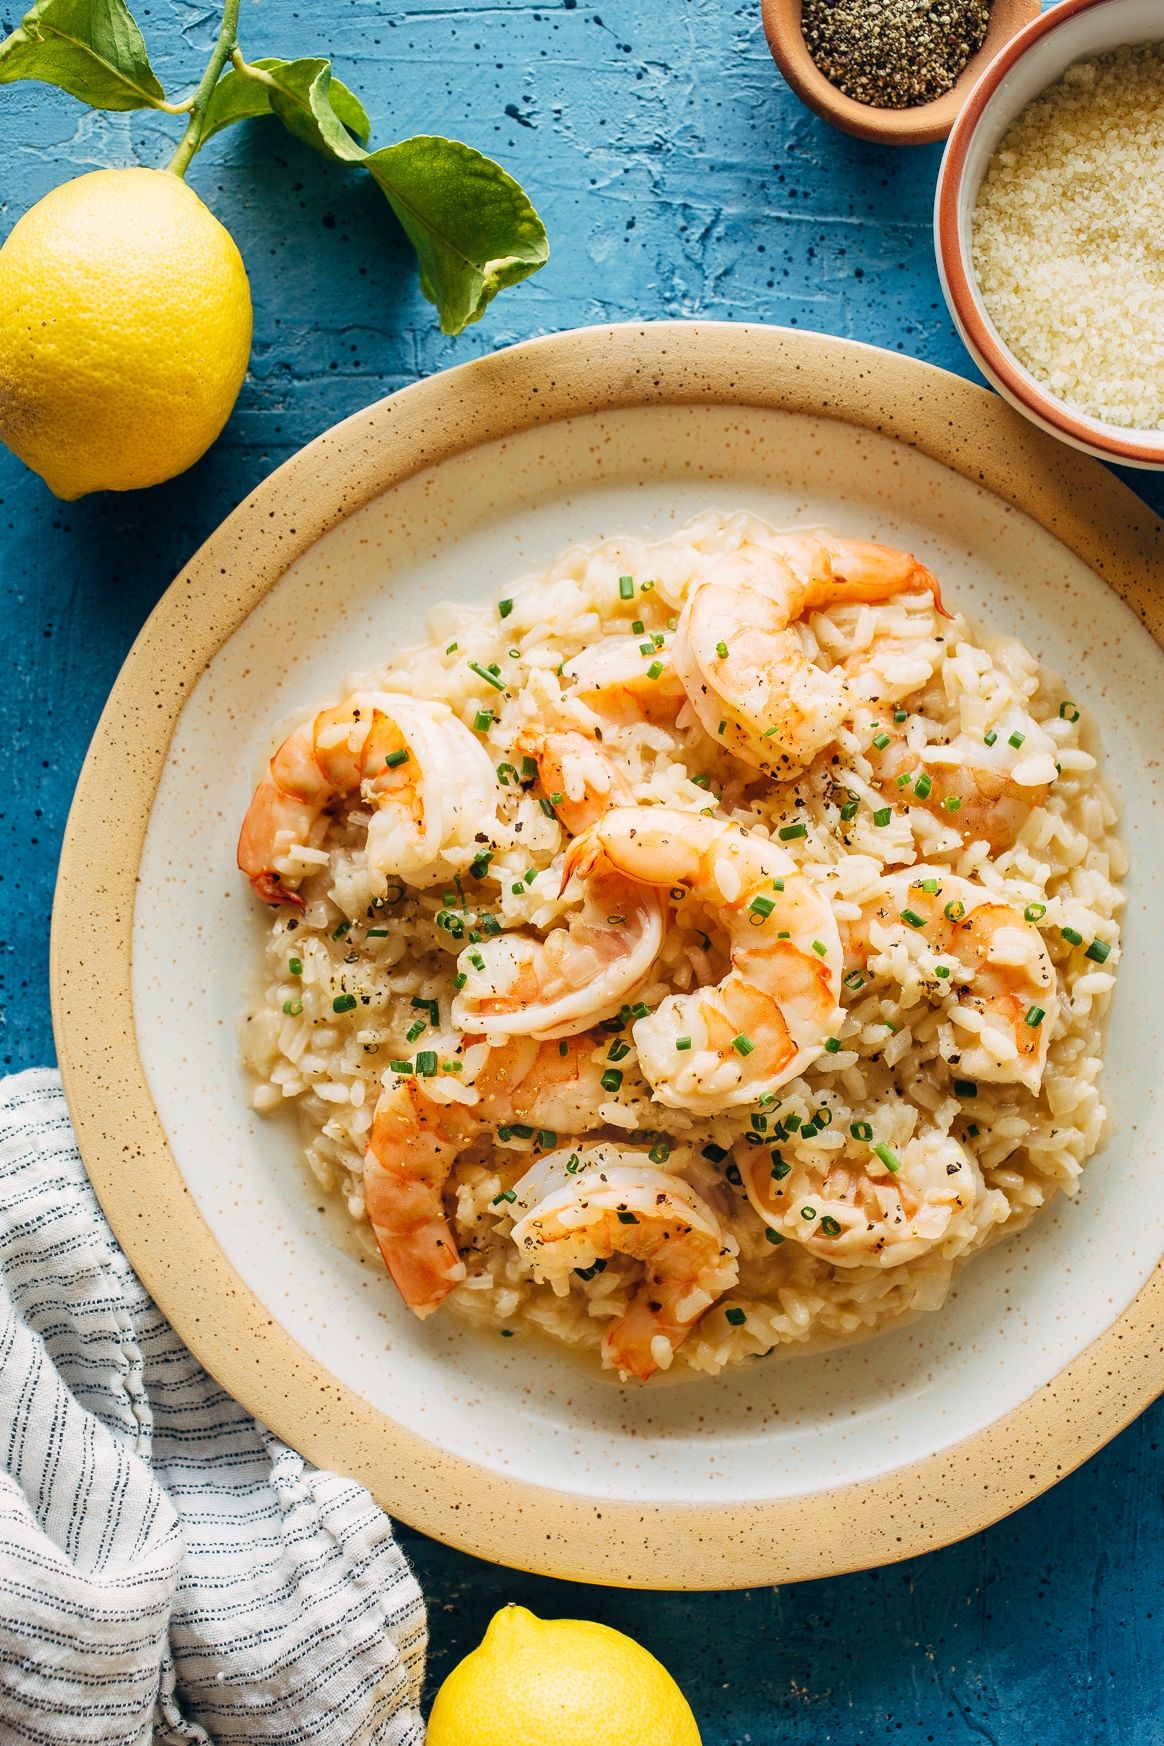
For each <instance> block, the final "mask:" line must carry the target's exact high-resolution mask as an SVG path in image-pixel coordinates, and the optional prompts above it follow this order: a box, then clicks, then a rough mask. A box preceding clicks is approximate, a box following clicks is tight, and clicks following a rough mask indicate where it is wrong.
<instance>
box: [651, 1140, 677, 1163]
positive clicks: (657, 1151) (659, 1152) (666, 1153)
mask: <svg viewBox="0 0 1164 1746" xmlns="http://www.w3.org/2000/svg"><path fill="white" fill-rule="evenodd" d="M670 1156H671V1148H670V1146H666V1145H664V1144H663V1142H662V1140H660V1141H659V1144H658V1145H657V1146H652V1147H651V1149H650V1151H649V1152H648V1153H647V1157H648V1158H649V1159H650V1160H651V1163H652V1164H665V1163H666V1162H667V1160H668V1158H669V1157H670Z"/></svg>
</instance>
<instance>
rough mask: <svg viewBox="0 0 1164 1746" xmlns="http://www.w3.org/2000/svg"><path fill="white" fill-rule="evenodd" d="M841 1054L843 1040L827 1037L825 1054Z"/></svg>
mask: <svg viewBox="0 0 1164 1746" xmlns="http://www.w3.org/2000/svg"><path fill="white" fill-rule="evenodd" d="M840 1052H841V1039H840V1037H827V1038H826V1039H825V1053H826V1055H839V1054H840Z"/></svg>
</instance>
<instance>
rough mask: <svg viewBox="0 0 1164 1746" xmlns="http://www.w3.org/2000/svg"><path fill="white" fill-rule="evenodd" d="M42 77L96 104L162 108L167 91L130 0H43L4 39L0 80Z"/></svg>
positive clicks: (2, 82)
mask: <svg viewBox="0 0 1164 1746" xmlns="http://www.w3.org/2000/svg"><path fill="white" fill-rule="evenodd" d="M17 79H40V80H41V81H42V82H43V83H44V84H46V85H58V86H59V87H60V89H61V90H62V91H67V92H68V93H69V95H70V96H72V97H79V98H80V100H81V102H82V103H88V104H89V105H90V107H91V108H93V109H160V108H161V107H162V105H163V104H164V103H165V101H166V93H165V91H164V90H163V89H162V87H161V85H160V83H159V82H158V79H157V76H156V74H155V73H154V70H153V68H152V67H151V66H150V61H149V56H148V54H147V53H146V46H145V41H144V39H143V37H142V34H141V31H140V30H139V29H138V27H137V25H136V23H135V22H134V18H133V15H132V13H131V12H130V11H129V8H128V7H127V6H126V5H125V0H39V4H37V5H36V6H34V7H33V9H32V11H31V12H27V13H25V15H24V18H23V19H22V20H21V22H20V24H19V26H18V28H17V29H16V30H14V31H13V32H12V35H11V36H9V37H6V38H5V40H4V42H2V43H0V85H8V84H12V83H14V82H15V81H16V80H17Z"/></svg>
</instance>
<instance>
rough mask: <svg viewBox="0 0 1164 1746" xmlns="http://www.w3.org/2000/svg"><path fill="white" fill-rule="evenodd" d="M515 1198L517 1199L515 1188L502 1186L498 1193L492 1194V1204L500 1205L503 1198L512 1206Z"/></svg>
mask: <svg viewBox="0 0 1164 1746" xmlns="http://www.w3.org/2000/svg"><path fill="white" fill-rule="evenodd" d="M516 1199H517V1190H516V1188H503V1189H502V1190H501V1193H500V1194H495V1195H494V1196H493V1204H494V1206H500V1205H501V1203H502V1201H503V1200H507V1201H509V1203H510V1205H511V1206H512V1204H513V1202H514V1201H515V1200H516Z"/></svg>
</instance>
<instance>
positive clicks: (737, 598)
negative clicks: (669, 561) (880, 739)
mask: <svg viewBox="0 0 1164 1746" xmlns="http://www.w3.org/2000/svg"><path fill="white" fill-rule="evenodd" d="M923 592H928V593H929V594H931V595H932V596H933V598H934V602H935V604H937V605H938V606H939V607H940V604H941V603H940V599H939V594H938V584H937V582H936V580H935V579H934V577H933V576H931V575H930V572H929V571H928V570H927V569H925V567H924V566H923V565H921V564H919V563H918V561H917V559H916V558H914V557H911V556H910V554H909V553H908V552H900V551H897V550H895V549H894V548H893V547H891V546H881V545H875V544H873V543H872V542H869V541H865V540H845V539H838V538H836V537H834V536H832V535H828V534H821V535H814V534H782V535H779V536H777V538H776V539H775V540H774V541H772V542H771V543H769V544H766V545H763V546H759V545H753V546H741V547H740V548H739V550H738V551H735V552H732V553H730V554H729V555H728V556H726V557H724V558H722V559H721V560H719V561H718V562H717V563H716V564H715V565H714V567H713V568H712V569H711V570H709V572H708V574H707V576H706V577H705V579H704V580H703V581H701V582H700V583H698V584H697V585H696V587H695V588H694V589H693V591H692V593H691V594H690V595H689V597H688V600H687V603H686V605H685V606H684V608H683V613H682V616H681V617H680V620H679V629H678V633H677V635H676V638H675V648H674V660H675V670H676V672H677V673H678V675H679V677H680V679H681V680H682V682H683V685H684V688H685V689H686V692H687V696H688V698H689V700H690V702H691V704H692V707H693V708H694V709H695V712H696V714H697V715H698V716H699V719H700V721H701V722H702V723H703V726H704V727H705V728H706V730H707V732H708V733H709V734H712V735H713V736H714V737H715V738H716V739H717V740H718V742H719V744H720V745H724V746H727V747H728V748H729V750H730V751H733V752H735V753H736V755H737V756H738V757H740V758H742V759H743V760H744V762H745V763H748V764H752V765H754V766H755V767H756V768H758V769H760V770H763V771H764V772H765V773H766V774H769V775H776V776H780V775H784V774H787V773H788V772H789V771H795V770H798V769H799V768H800V767H801V766H802V765H805V764H808V763H810V762H811V761H812V758H813V757H814V755H815V754H816V753H817V752H818V751H819V750H820V748H821V747H822V746H824V745H827V744H828V742H829V740H831V739H832V738H833V736H834V734H835V733H836V730H837V728H838V727H839V726H840V724H841V722H842V721H844V720H845V718H846V716H848V715H850V714H851V713H852V710H853V707H854V704H855V703H856V702H858V701H862V700H863V693H864V690H865V689H867V687H864V686H863V685H862V684H860V683H857V682H856V681H855V680H851V679H850V678H848V677H847V676H846V675H845V674H844V673H843V671H832V672H826V671H825V670H824V669H823V668H820V667H817V666H816V665H815V664H814V663H813V662H812V661H810V660H809V659H808V657H807V655H806V654H805V653H804V649H803V647H802V645H801V642H800V638H799V637H798V636H797V634H796V632H795V630H794V629H793V628H792V626H793V623H794V621H795V620H796V619H798V618H799V617H800V616H801V614H802V613H805V612H809V611H812V610H814V609H817V610H819V609H820V608H822V607H826V606H831V605H833V604H835V603H836V602H838V601H846V600H855V601H866V602H870V603H871V602H873V601H878V600H889V599H892V597H893V596H894V595H896V594H920V593H923ZM721 723H722V724H724V725H723V728H722V731H721V727H720V724H721Z"/></svg>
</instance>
